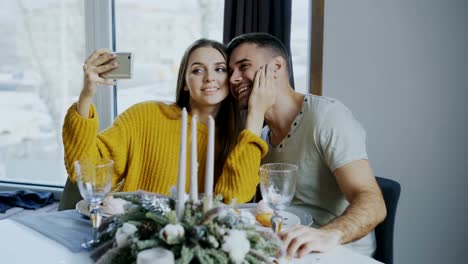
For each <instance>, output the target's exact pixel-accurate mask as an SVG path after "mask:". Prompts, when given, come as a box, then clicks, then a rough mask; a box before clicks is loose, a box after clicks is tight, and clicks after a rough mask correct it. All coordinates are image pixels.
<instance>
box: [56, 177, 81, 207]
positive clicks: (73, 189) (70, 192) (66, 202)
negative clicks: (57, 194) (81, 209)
mask: <svg viewBox="0 0 468 264" xmlns="http://www.w3.org/2000/svg"><path fill="white" fill-rule="evenodd" d="M81 199H83V198H81V194H80V191H79V190H78V185H77V184H76V183H73V182H72V181H70V178H68V177H67V181H66V183H65V187H64V188H63V192H62V197H61V198H60V204H59V207H58V210H59V211H62V210H69V209H75V205H76V203H77V202H79V201H80V200H81Z"/></svg>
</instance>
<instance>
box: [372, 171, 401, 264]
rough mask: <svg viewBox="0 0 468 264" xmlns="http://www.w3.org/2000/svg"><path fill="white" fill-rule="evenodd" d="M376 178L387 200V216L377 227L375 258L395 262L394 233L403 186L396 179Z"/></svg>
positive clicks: (387, 262)
mask: <svg viewBox="0 0 468 264" xmlns="http://www.w3.org/2000/svg"><path fill="white" fill-rule="evenodd" d="M376 179H377V183H378V184H379V186H380V189H381V190H382V194H383V198H384V200H385V206H386V207H387V217H386V218H385V220H384V221H383V222H382V223H380V224H379V225H378V226H377V227H376V228H375V238H376V242H377V249H376V251H375V253H374V259H376V260H378V261H381V262H383V263H386V264H393V234H394V227H395V215H396V209H397V205H398V199H399V198H400V192H401V186H400V184H399V183H398V182H396V181H394V180H390V179H386V178H381V177H376Z"/></svg>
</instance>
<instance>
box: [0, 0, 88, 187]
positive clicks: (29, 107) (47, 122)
mask: <svg viewBox="0 0 468 264" xmlns="http://www.w3.org/2000/svg"><path fill="white" fill-rule="evenodd" d="M0 3H1V6H2V8H1V9H0V24H1V25H2V26H1V27H0V34H1V36H2V38H1V39H0V49H1V50H2V51H3V52H1V53H0V61H1V62H2V63H1V64H0V181H3V182H5V181H6V182H15V183H16V182H20V183H33V184H42V185H53V186H63V184H64V183H65V179H66V176H67V174H66V171H65V167H64V162H63V146H62V136H61V131H62V125H63V118H64V115H65V112H66V110H67V109H68V107H69V106H70V105H71V104H72V102H74V101H76V100H77V97H78V94H79V92H80V89H81V84H82V78H83V77H82V75H80V72H81V65H82V63H83V58H84V56H85V54H84V53H85V52H84V44H85V43H84V41H85V39H84V38H83V36H84V16H83V3H82V1H81V0H68V1H62V0H16V1H13V0H0Z"/></svg>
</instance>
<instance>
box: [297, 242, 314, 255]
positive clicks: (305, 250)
mask: <svg viewBox="0 0 468 264" xmlns="http://www.w3.org/2000/svg"><path fill="white" fill-rule="evenodd" d="M312 252H314V248H313V243H311V242H309V243H306V244H303V245H302V247H301V248H299V250H298V251H297V256H298V257H299V258H302V257H304V256H306V255H308V254H309V253H312Z"/></svg>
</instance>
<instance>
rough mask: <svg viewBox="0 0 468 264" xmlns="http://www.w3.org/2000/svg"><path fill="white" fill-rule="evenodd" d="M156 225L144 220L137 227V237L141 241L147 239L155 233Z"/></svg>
mask: <svg viewBox="0 0 468 264" xmlns="http://www.w3.org/2000/svg"><path fill="white" fill-rule="evenodd" d="M156 228H157V225H156V223H155V222H153V221H149V220H146V221H144V222H143V223H142V224H141V225H140V226H139V227H138V236H139V237H140V239H141V240H146V239H149V238H150V237H151V236H153V234H154V232H155V231H156Z"/></svg>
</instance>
